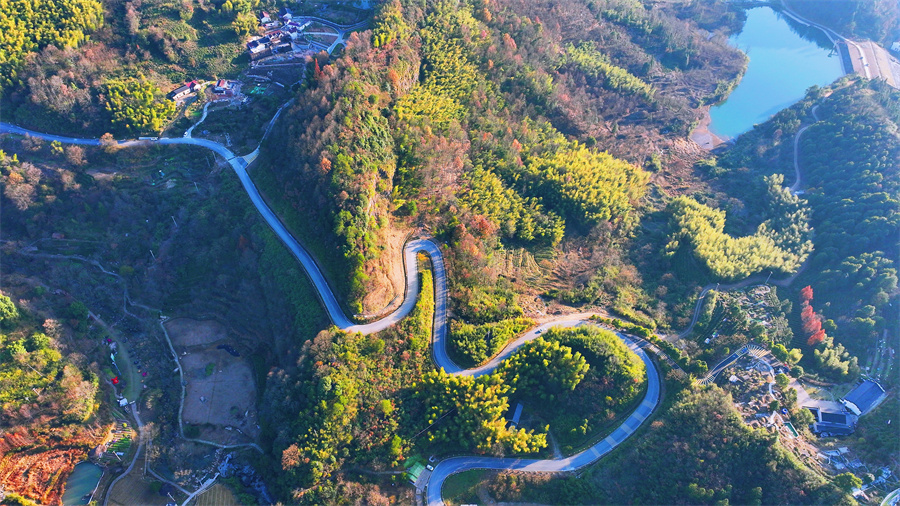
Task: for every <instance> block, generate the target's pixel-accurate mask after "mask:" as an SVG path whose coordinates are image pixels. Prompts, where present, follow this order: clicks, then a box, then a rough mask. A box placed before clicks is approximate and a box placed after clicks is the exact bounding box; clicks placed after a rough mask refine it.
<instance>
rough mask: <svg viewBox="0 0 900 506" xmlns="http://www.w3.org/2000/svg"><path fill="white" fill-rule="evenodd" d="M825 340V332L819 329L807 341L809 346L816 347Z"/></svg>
mask: <svg viewBox="0 0 900 506" xmlns="http://www.w3.org/2000/svg"><path fill="white" fill-rule="evenodd" d="M824 340H825V330H824V329H819V330H817V331H816V332H815V333H814V334H813V335H811V336H809V339H807V340H806V344H807V345H809V346H816V345H818V344H820V343H821V342H822V341H824Z"/></svg>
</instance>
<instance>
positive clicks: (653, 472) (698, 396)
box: [597, 387, 845, 504]
mask: <svg viewBox="0 0 900 506" xmlns="http://www.w3.org/2000/svg"><path fill="white" fill-rule="evenodd" d="M634 469H641V470H642V472H640V473H635V472H633V470H634ZM646 476H655V478H654V479H653V480H650V481H648V480H646ZM597 479H598V480H599V483H600V484H601V486H602V487H603V489H604V491H605V492H606V493H607V494H609V495H608V497H607V501H609V502H611V503H621V502H637V503H653V504H656V503H671V502H673V501H674V500H675V498H680V500H682V501H684V502H689V503H693V504H716V503H719V504H721V503H723V502H724V501H728V502H729V503H734V504H820V503H830V504H836V503H839V502H843V501H844V500H845V496H844V495H843V493H842V492H840V491H839V490H837V489H835V488H834V487H833V486H832V485H830V484H829V483H828V482H826V481H825V480H824V479H823V478H821V477H820V476H819V475H817V474H816V473H814V472H812V471H811V470H809V469H807V468H806V467H804V466H803V465H802V464H801V463H799V462H798V461H797V460H796V459H795V458H794V456H793V455H792V454H791V453H790V452H789V451H788V450H786V449H785V448H784V447H782V446H781V445H779V444H778V443H777V442H776V441H775V439H774V437H773V436H772V435H770V434H768V433H767V432H765V431H763V430H759V429H753V428H751V427H748V426H747V425H746V424H745V423H744V421H743V420H742V419H741V416H740V415H739V414H738V412H737V411H736V410H735V409H734V406H733V404H732V399H731V398H730V396H729V395H726V394H725V393H724V392H722V391H721V390H720V389H718V388H717V387H712V388H706V389H702V390H699V391H686V392H683V393H682V394H681V395H680V396H679V398H678V399H677V401H676V402H675V403H674V405H672V406H671V407H670V408H669V409H668V410H667V411H666V412H665V414H664V415H663V417H662V418H661V419H659V420H658V421H656V422H654V423H653V424H652V426H651V428H650V431H649V432H647V433H645V434H644V435H643V437H642V438H641V439H640V441H639V442H638V443H637V444H636V447H635V448H633V449H631V450H629V451H627V452H625V453H624V454H623V455H622V456H621V457H619V458H617V459H615V460H614V461H610V462H609V463H608V464H607V465H605V466H604V467H603V469H602V470H600V471H599V472H598V474H597ZM605 484H615V485H614V486H609V485H605Z"/></svg>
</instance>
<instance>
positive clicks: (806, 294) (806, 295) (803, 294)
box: [800, 285, 813, 304]
mask: <svg viewBox="0 0 900 506" xmlns="http://www.w3.org/2000/svg"><path fill="white" fill-rule="evenodd" d="M812 299H813V289H812V287H811V286H809V285H806V287H804V288H803V289H802V290H800V303H801V304H809V303H810V302H811V301H812Z"/></svg>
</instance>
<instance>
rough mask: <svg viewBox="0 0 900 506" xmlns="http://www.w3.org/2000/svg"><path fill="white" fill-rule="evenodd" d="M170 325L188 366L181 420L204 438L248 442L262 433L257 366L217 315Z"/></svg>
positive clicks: (228, 442) (183, 360)
mask: <svg viewBox="0 0 900 506" xmlns="http://www.w3.org/2000/svg"><path fill="white" fill-rule="evenodd" d="M166 329H167V330H168V332H169V337H170V338H171V339H172V344H173V345H174V346H175V351H176V352H177V353H178V358H179V360H180V361H181V367H182V370H183V371H184V381H185V382H186V385H185V396H184V410H183V412H182V420H183V421H184V423H186V424H190V425H192V426H195V427H197V428H198V429H199V431H200V434H199V436H200V437H201V438H203V439H208V440H212V441H216V442H219V443H223V444H235V443H246V442H248V440H255V439H256V437H257V436H258V435H259V429H257V423H258V419H257V413H256V385H255V381H254V377H253V371H252V369H251V367H250V365H249V363H248V362H247V360H246V359H245V357H243V356H240V355H239V352H238V351H237V350H236V349H235V348H234V347H233V344H235V343H233V342H231V341H230V340H229V336H228V331H227V329H226V328H225V326H223V325H222V324H220V323H218V322H215V321H197V320H191V319H188V318H180V319H177V320H172V321H169V322H167V323H166Z"/></svg>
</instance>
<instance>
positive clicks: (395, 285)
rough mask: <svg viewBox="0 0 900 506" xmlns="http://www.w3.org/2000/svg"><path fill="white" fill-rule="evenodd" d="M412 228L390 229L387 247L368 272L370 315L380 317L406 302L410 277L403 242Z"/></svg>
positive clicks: (365, 305)
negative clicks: (406, 291) (406, 266)
mask: <svg viewBox="0 0 900 506" xmlns="http://www.w3.org/2000/svg"><path fill="white" fill-rule="evenodd" d="M408 233H409V230H398V229H393V228H389V229H387V231H386V232H385V238H384V243H383V244H384V245H385V249H384V251H382V252H381V255H380V256H379V257H378V259H377V260H375V261H374V262H372V264H371V267H370V268H371V271H370V272H367V274H368V276H369V283H368V284H367V288H368V292H367V294H366V296H365V297H364V298H363V301H362V303H363V308H364V311H365V313H366V316H370V317H372V318H377V317H378V316H382V315H384V314H387V313H389V312H390V311H392V310H393V309H395V308H396V307H397V306H399V305H400V304H401V303H402V302H403V294H404V290H405V288H406V278H405V273H404V271H403V245H404V244H406V237H407V235H408Z"/></svg>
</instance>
